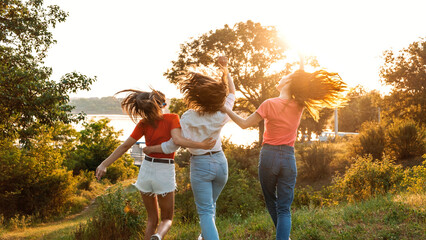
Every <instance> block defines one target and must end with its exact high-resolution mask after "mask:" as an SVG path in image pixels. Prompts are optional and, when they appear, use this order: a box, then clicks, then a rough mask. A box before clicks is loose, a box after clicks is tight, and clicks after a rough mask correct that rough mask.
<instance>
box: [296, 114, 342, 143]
mask: <svg viewBox="0 0 426 240" xmlns="http://www.w3.org/2000/svg"><path fill="white" fill-rule="evenodd" d="M333 113H334V110H333V109H330V108H324V109H321V110H320V111H319V119H318V121H315V120H314V118H313V117H312V116H311V114H309V112H308V111H303V114H302V119H301V120H300V125H299V131H300V132H301V133H302V135H304V134H305V133H306V135H307V136H308V139H307V140H308V141H310V140H311V135H312V133H315V134H317V135H320V134H321V132H322V130H323V129H324V128H325V127H326V125H327V123H328V122H329V120H330V118H331V117H332V116H333ZM304 140H305V138H304V137H302V142H303V141H304Z"/></svg>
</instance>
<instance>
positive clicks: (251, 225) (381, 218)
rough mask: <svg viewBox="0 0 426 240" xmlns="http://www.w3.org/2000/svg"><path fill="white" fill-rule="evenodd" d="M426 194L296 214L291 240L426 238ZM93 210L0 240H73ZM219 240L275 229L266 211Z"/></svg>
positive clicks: (266, 236) (178, 233)
mask: <svg viewBox="0 0 426 240" xmlns="http://www.w3.org/2000/svg"><path fill="white" fill-rule="evenodd" d="M425 203H426V194H399V195H387V196H382V197H377V198H374V199H370V200H368V201H364V202H359V203H348V204H340V205H337V206H334V207H324V208H314V207H312V208H301V209H295V210H293V217H292V220H293V227H292V233H291V238H292V240H305V239H312V240H315V239H318V240H320V239H324V240H325V239H336V240H337V239H347V240H353V239H382V240H385V239H387V240H391V239H407V240H408V239H410V240H413V239H419V240H420V239H426V230H425V229H426V211H425V208H426V205H425ZM94 207H95V205H92V206H91V207H89V208H88V209H86V210H85V211H83V212H82V213H80V214H77V215H74V216H70V217H68V218H66V219H63V220H61V221H58V222H53V223H48V224H43V225H39V226H35V227H29V228H26V229H18V230H14V231H10V232H3V234H2V236H1V239H8V240H10V239H73V237H72V236H73V231H74V230H75V228H76V227H77V226H78V224H80V223H84V222H85V221H86V220H87V219H88V218H89V217H90V216H91V214H92V212H93V209H94ZM217 227H218V230H219V233H220V237H221V239H223V240H227V239H247V240H248V239H253V240H254V239H257V240H259V239H262V240H272V239H275V237H274V234H275V232H274V228H273V224H272V221H271V219H270V218H269V215H268V214H267V212H266V211H265V212H259V213H256V214H253V215H251V216H249V217H248V218H245V219H242V218H241V217H239V216H234V217H231V218H226V219H223V218H220V216H219V218H218V219H217ZM199 233H200V228H199V225H198V224H197V223H188V224H183V223H179V222H175V223H174V225H173V227H172V229H171V230H170V232H169V234H168V235H167V238H166V239H182V240H188V239H196V238H197V236H198V234H199Z"/></svg>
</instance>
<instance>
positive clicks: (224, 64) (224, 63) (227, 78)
mask: <svg viewBox="0 0 426 240" xmlns="http://www.w3.org/2000/svg"><path fill="white" fill-rule="evenodd" d="M217 63H218V65H219V68H220V70H221V71H222V73H223V75H222V79H223V81H224V82H226V83H227V84H228V90H229V93H232V94H235V85H234V80H233V79H232V77H231V74H230V73H229V70H228V58H227V57H226V56H220V57H219V58H218V60H217Z"/></svg>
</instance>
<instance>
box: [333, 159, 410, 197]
mask: <svg viewBox="0 0 426 240" xmlns="http://www.w3.org/2000/svg"><path fill="white" fill-rule="evenodd" d="M402 180H403V170H402V167H401V166H400V165H395V164H393V162H392V161H391V160H389V159H388V158H387V157H384V159H383V160H382V161H381V162H375V161H373V158H372V157H371V156H369V157H365V158H364V157H359V158H357V159H356V161H355V163H354V164H353V165H352V166H351V167H350V168H349V169H348V170H347V171H346V173H345V175H344V176H343V177H340V176H336V177H335V179H334V182H335V183H334V185H333V188H334V189H335V190H336V192H337V198H338V199H343V200H348V201H354V200H363V199H367V198H369V197H371V196H375V195H377V194H385V193H387V192H391V191H395V190H399V188H400V185H401V183H402Z"/></svg>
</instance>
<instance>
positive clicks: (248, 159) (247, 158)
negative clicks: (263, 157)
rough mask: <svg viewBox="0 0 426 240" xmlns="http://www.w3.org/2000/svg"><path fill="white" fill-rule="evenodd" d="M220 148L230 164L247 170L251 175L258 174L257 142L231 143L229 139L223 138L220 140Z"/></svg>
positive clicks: (258, 148) (258, 151) (259, 147)
mask: <svg viewBox="0 0 426 240" xmlns="http://www.w3.org/2000/svg"><path fill="white" fill-rule="evenodd" d="M222 148H223V152H224V153H225V156H226V158H227V159H228V163H229V164H230V165H233V166H234V167H237V168H239V169H243V170H247V171H248V173H249V174H250V175H251V176H253V177H257V176H258V174H257V171H258V170H257V166H258V162H259V153H260V149H261V146H259V145H258V144H257V142H255V143H253V144H252V145H251V146H244V145H236V144H233V143H231V142H230V140H229V139H224V140H223V141H222Z"/></svg>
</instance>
